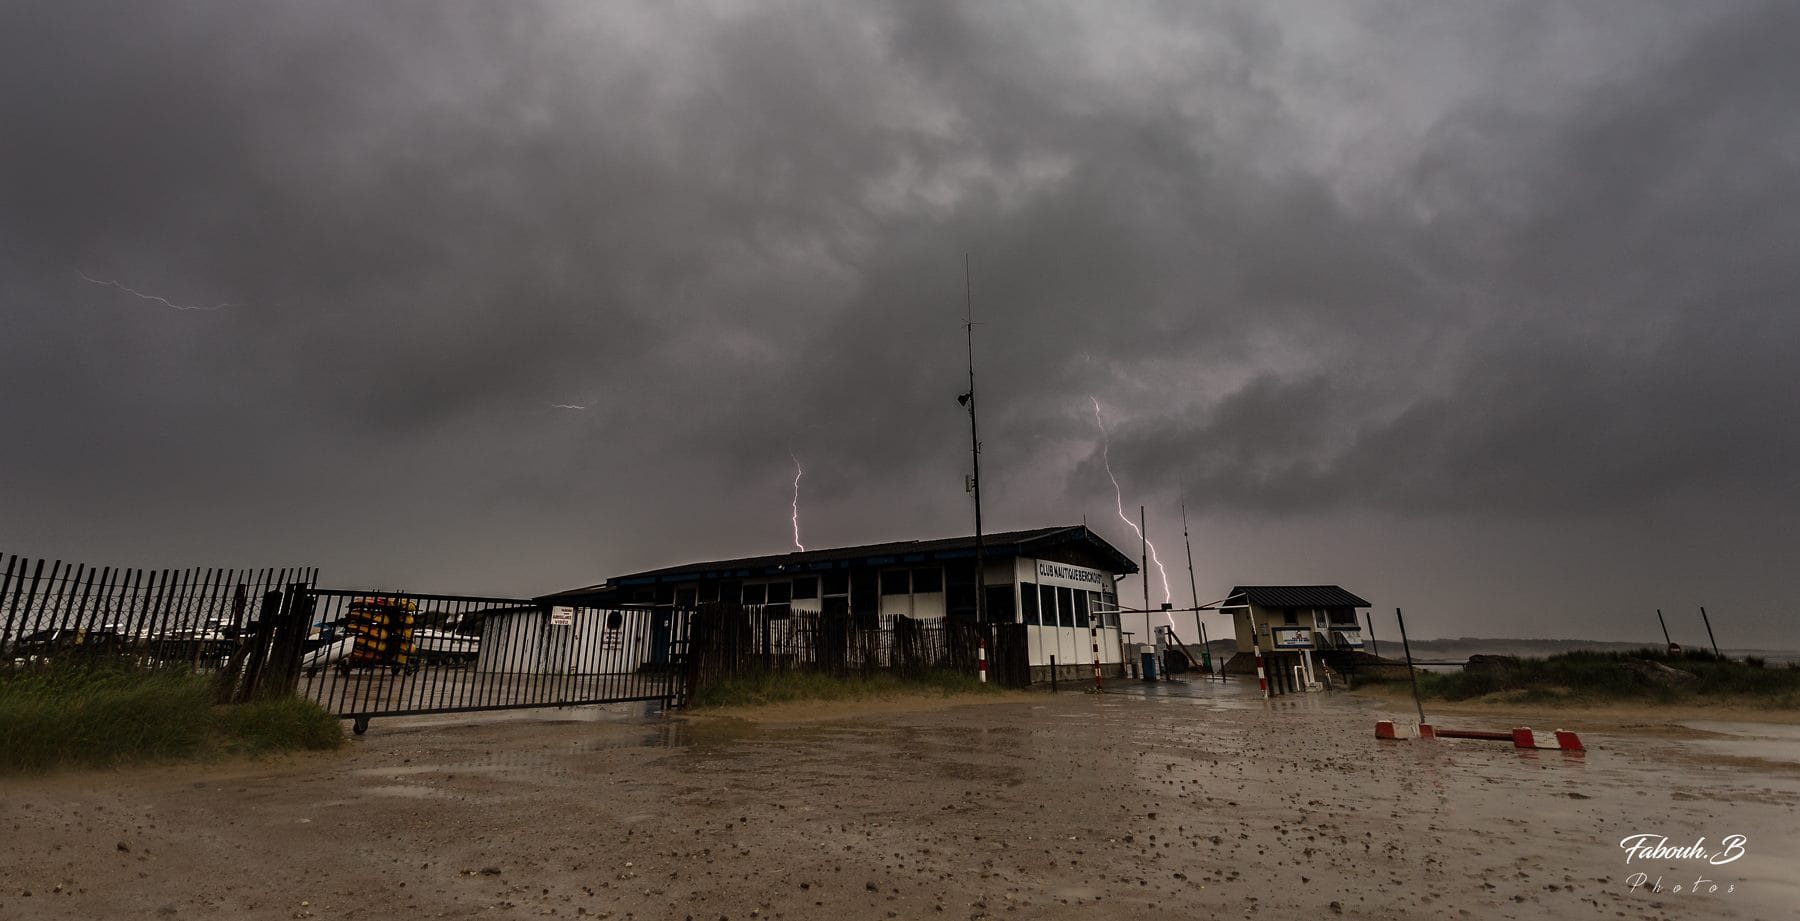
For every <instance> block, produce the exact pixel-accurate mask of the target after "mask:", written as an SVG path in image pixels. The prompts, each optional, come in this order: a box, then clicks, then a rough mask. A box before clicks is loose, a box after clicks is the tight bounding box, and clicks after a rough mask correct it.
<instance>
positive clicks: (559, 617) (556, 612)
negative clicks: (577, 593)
mask: <svg viewBox="0 0 1800 921" xmlns="http://www.w3.org/2000/svg"><path fill="white" fill-rule="evenodd" d="M550 626H552V627H573V626H575V609H574V608H570V607H564V606H562V605H557V606H556V607H553V608H551V609H550Z"/></svg>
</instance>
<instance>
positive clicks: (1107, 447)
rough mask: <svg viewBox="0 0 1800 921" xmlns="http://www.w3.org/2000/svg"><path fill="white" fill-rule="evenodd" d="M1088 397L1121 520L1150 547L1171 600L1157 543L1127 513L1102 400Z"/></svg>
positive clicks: (1167, 598)
mask: <svg viewBox="0 0 1800 921" xmlns="http://www.w3.org/2000/svg"><path fill="white" fill-rule="evenodd" d="M1088 399H1090V400H1093V401H1094V422H1095V423H1097V424H1098V425H1099V426H1100V458H1101V460H1103V461H1104V462H1105V463H1106V478H1107V479H1109V480H1112V484H1113V502H1114V503H1115V504H1117V505H1118V508H1119V520H1120V521H1123V522H1125V524H1126V526H1127V527H1129V528H1131V530H1132V531H1133V532H1134V533H1136V534H1137V536H1138V539H1140V540H1142V541H1143V542H1144V546H1146V547H1149V548H1150V560H1151V562H1154V563H1155V564H1156V571H1157V572H1159V573H1162V589H1163V601H1165V602H1167V601H1170V600H1172V599H1173V598H1174V594H1173V593H1172V592H1170V591H1169V571H1168V570H1166V569H1164V568H1163V564H1162V558H1161V557H1159V556H1157V555H1156V545H1155V544H1154V543H1151V542H1150V538H1148V537H1145V536H1144V532H1143V531H1142V530H1140V529H1139V528H1138V526H1137V522H1135V521H1132V520H1131V518H1130V517H1129V516H1127V515H1126V514H1125V497H1124V495H1123V494H1122V493H1121V491H1120V490H1119V478H1118V477H1116V476H1113V469H1112V444H1111V439H1110V438H1108V437H1107V434H1106V421H1105V420H1103V419H1101V418H1100V401H1099V400H1097V399H1094V397H1093V396H1091V395H1090V396H1089V397H1088ZM1169 623H1170V624H1171V625H1173V624H1174V620H1173V619H1171V620H1170V621H1169Z"/></svg>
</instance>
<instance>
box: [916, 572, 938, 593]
mask: <svg viewBox="0 0 1800 921" xmlns="http://www.w3.org/2000/svg"><path fill="white" fill-rule="evenodd" d="M912 590H913V594H915V595H927V594H930V593H932V592H941V591H943V590H944V571H943V570H941V569H938V568H936V567H932V568H930V569H915V570H913V571H912Z"/></svg>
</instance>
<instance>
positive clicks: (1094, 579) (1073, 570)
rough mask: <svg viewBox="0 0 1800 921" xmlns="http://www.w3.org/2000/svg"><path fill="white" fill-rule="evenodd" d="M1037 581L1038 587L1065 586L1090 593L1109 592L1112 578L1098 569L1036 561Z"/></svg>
mask: <svg viewBox="0 0 1800 921" xmlns="http://www.w3.org/2000/svg"><path fill="white" fill-rule="evenodd" d="M1037 581H1038V584H1040V585H1066V586H1069V587H1070V588H1084V589H1087V590H1088V591H1090V592H1109V591H1112V587H1113V581H1112V578H1111V577H1110V576H1108V575H1107V574H1106V573H1103V572H1101V571H1100V570H1098V569H1088V568H1086V567H1084V566H1070V565H1069V564H1067V563H1052V562H1049V561H1047V560H1038V561H1037Z"/></svg>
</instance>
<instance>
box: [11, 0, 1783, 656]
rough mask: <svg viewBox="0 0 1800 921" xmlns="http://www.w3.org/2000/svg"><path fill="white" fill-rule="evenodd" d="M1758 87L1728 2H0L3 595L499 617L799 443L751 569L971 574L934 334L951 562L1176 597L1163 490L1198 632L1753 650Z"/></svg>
mask: <svg viewBox="0 0 1800 921" xmlns="http://www.w3.org/2000/svg"><path fill="white" fill-rule="evenodd" d="M1796 47H1800V5H1796V4H1793V3H1789V2H1772V3H1747V2H1732V0H1721V2H1707V3H1693V2H1685V0H1682V2H1662V3H1658V2H1644V0H1630V2H1600V0H1593V2H1582V3H1569V2H1542V3H1530V2H1527V3H1510V2H1495V0H1468V2H1432V3H1417V2H1407V3H1389V2H1374V0H1370V2H1349V3H1339V2H1332V3H1325V2H1318V3H1309V2H1276V3H1267V2H1245V3H1227V2H1218V3H1189V2H1183V3H1123V2H1120V3H1113V2H1108V3H1091V2H1068V3H1056V2H1048V0H1046V2H1033V3H1005V2H983V3H967V2H958V3H941V2H915V0H907V2H894V3H874V4H871V3H836V2H831V3H825V2H821V3H780V2H759V3H702V2H684V3H663V2H655V3H636V4H634V3H624V2H607V3H592V2H585V0H583V2H568V3H555V2H507V3H494V2H443V0H432V2H367V0H357V2H305V3H301V2H286V3H266V2H255V0H231V2H223V0H220V2H157V3H140V2H119V3H88V2H79V0H73V2H55V3H27V2H10V3H0V550H4V551H7V552H17V553H24V554H28V555H32V556H47V557H60V558H63V559H69V560H81V561H85V562H90V563H99V564H111V565H130V566H153V567H164V566H168V567H175V566H195V565H197V566H213V565H217V566H266V565H273V566H280V565H317V566H320V567H322V569H323V573H322V580H321V581H322V583H323V584H326V585H329V586H331V587H343V588H404V589H412V590H415V591H427V592H457V593H483V594H508V595H510V594H519V593H523V594H536V593H543V592H549V591H554V590H559V589H565V588H570V587H573V586H578V585H586V584H591V583H594V582H598V581H601V580H603V579H604V578H605V577H607V576H610V575H617V574H620V573H625V572H631V571H634V570H640V569H645V568H650V567H654V566H661V565H668V564H675V563H681V562H688V561H695V560H706V559H718V558H725V557H732V556H741V555H752V554H760V553H777V552H781V551H783V550H786V549H791V548H792V546H793V532H792V522H791V520H790V519H791V514H792V513H791V509H792V504H793V500H794V495H793V492H794V476H795V473H796V470H795V459H798V461H799V462H800V464H801V466H802V468H803V469H804V476H803V477H802V478H801V480H800V495H799V500H798V507H799V519H800V520H799V525H800V531H801V540H802V541H803V542H804V543H806V544H807V545H808V546H811V547H829V546H841V545H845V544H853V543H866V542H877V541H886V540H896V539H908V538H934V537H945V536H951V535H955V534H966V533H969V532H971V531H972V529H973V514H972V504H971V502H970V499H969V497H968V495H967V494H966V493H965V491H964V481H963V477H964V474H965V473H966V472H967V470H968V464H969V432H968V416H967V415H966V414H965V413H964V411H963V410H962V409H961V408H960V407H959V406H958V405H957V403H956V396H957V395H958V394H959V393H962V392H963V391H964V390H966V389H967V380H966V374H967V369H966V360H967V352H966V350H965V349H966V346H965V339H964V329H963V326H962V324H963V319H964V313H965V298H968V299H970V300H972V302H973V312H974V318H975V320H976V322H977V325H976V327H975V330H974V334H975V361H976V366H977V367H976V372H977V387H978V391H977V393H978V405H979V408H980V417H979V420H980V425H981V435H982V440H983V442H984V450H983V454H982V474H983V482H982V485H983V500H984V510H985V516H984V525H985V526H986V528H987V529H988V530H990V531H991V530H1000V529H1007V528H1027V527H1039V526H1046V525H1058V524H1073V523H1079V522H1081V521H1082V520H1084V518H1085V520H1086V521H1087V522H1088V524H1089V525H1090V526H1092V527H1093V528H1095V530H1096V531H1098V532H1099V533H1100V534H1102V535H1103V536H1105V537H1107V538H1108V539H1110V540H1112V541H1113V542H1114V543H1115V544H1117V545H1118V546H1119V547H1120V548H1121V549H1123V550H1126V551H1127V552H1128V553H1130V554H1131V555H1133V556H1136V554H1137V538H1136V535H1135V534H1133V533H1132V531H1131V530H1130V529H1129V528H1128V527H1126V525H1125V523H1124V522H1123V521H1121V520H1120V519H1119V515H1118V509H1119V507H1120V506H1123V507H1124V508H1125V509H1126V510H1127V511H1128V513H1129V514H1130V516H1131V517H1134V518H1135V517H1136V514H1137V508H1138V506H1139V505H1143V506H1146V507H1147V519H1148V523H1149V532H1150V537H1151V539H1152V540H1153V541H1155V542H1156V543H1157V544H1158V548H1159V550H1160V556H1161V557H1162V559H1163V561H1164V562H1165V564H1167V566H1168V570H1169V582H1170V585H1171V594H1172V600H1174V601H1175V602H1177V603H1178V604H1186V603H1187V602H1189V601H1190V600H1191V596H1190V589H1189V583H1188V577H1187V566H1186V559H1185V551H1184V548H1183V542H1182V523H1181V521H1182V519H1181V512H1182V507H1183V504H1184V503H1185V507H1186V513H1187V520H1188V524H1189V530H1190V533H1191V539H1192V547H1193V559H1194V572H1195V581H1196V582H1197V583H1198V589H1197V593H1198V595H1199V596H1200V598H1201V600H1203V601H1205V600H1211V599H1213V598H1217V597H1219V596H1221V595H1224V594H1225V593H1226V591H1227V590H1228V589H1229V588H1230V587H1231V586H1232V585H1234V584H1283V583H1289V584H1296V583H1297V584H1311V583H1337V584H1341V585H1343V586H1344V587H1346V588H1348V589H1350V590H1351V591H1354V592H1356V593H1358V594H1360V595H1362V596H1363V597H1365V598H1368V599H1370V600H1371V601H1372V602H1373V603H1374V604H1375V607H1376V610H1377V611H1378V612H1379V613H1380V614H1381V615H1382V616H1384V617H1388V618H1391V616H1392V609H1393V608H1395V607H1401V608H1404V609H1405V610H1406V613H1407V621H1408V626H1409V627H1410V628H1412V629H1413V630H1414V631H1415V633H1416V635H1420V636H1447V637H1454V636H1507V637H1580V638H1590V639H1619V640H1632V641H1651V640H1655V641H1658V642H1660V638H1661V637H1660V632H1659V631H1658V629H1657V627H1656V621H1655V613H1654V612H1655V610H1656V609H1657V608H1662V609H1663V610H1664V612H1665V614H1666V615H1668V616H1669V620H1670V625H1671V628H1672V630H1673V631H1674V633H1675V639H1676V640H1677V641H1678V642H1684V643H1689V644H1694V645H1699V644H1700V643H1701V642H1702V640H1703V637H1704V632H1703V628H1702V627H1701V626H1700V623H1699V616H1698V606H1699V605H1706V606H1707V609H1708V611H1709V613H1710V614H1711V615H1712V618H1713V625H1714V628H1715V630H1716V631H1717V633H1718V634H1719V642H1720V645H1722V646H1726V647H1733V646H1736V647H1754V646H1765V647H1778V648H1792V647H1796V646H1800V638H1797V637H1796V632H1795V628H1794V627H1793V626H1792V623H1793V622H1792V620H1791V618H1790V616H1789V615H1790V612H1791V611H1792V610H1793V608H1794V606H1795V602H1794V601H1793V598H1792V596H1791V595H1790V594H1789V590H1790V589H1789V585H1788V583H1789V581H1790V579H1791V575H1792V573H1793V571H1794V569H1795V564H1796V559H1797V558H1800V539H1797V538H1796V536H1795V533H1796V529H1797V528H1800V473H1797V471H1800V388H1797V387H1796V382H1795V375H1796V373H1800V311H1796V309H1795V308H1796V292H1797V290H1800V284H1797V282H1800V258H1797V255H1796V254H1797V253H1800V106H1796V105H1795V102H1794V100H1795V87H1796V86H1800V55H1796V54H1795V53H1794V49H1795V48H1796ZM965 257H966V259H967V264H968V266H969V273H968V276H967V278H966V279H965V274H964V266H965ZM1095 401H1097V402H1098V405H1099V407H1100V409H1101V412H1102V416H1103V419H1104V422H1105V424H1106V426H1107V430H1108V431H1109V432H1110V435H1111V444H1110V461H1111V465H1112V470H1113V472H1114V474H1116V477H1117V480H1118V483H1119V485H1120V495H1119V497H1118V498H1115V494H1114V491H1113V485H1112V482H1111V480H1110V479H1109V478H1108V476H1107V470H1106V465H1105V463H1104V457H1103V453H1102V445H1101V440H1100V429H1099V426H1098V424H1097V420H1096V418H1095ZM1152 569H1154V566H1153V567H1152ZM1124 592H1125V596H1126V597H1127V598H1128V599H1131V598H1136V597H1138V596H1139V590H1138V588H1137V583H1136V581H1135V579H1134V580H1132V581H1131V582H1129V583H1127V584H1126V586H1125V589H1124ZM1162 596H1163V589H1162V585H1161V581H1160V578H1153V582H1152V588H1151V599H1152V601H1153V602H1158V601H1161V600H1162ZM1378 629H1379V628H1378Z"/></svg>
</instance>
